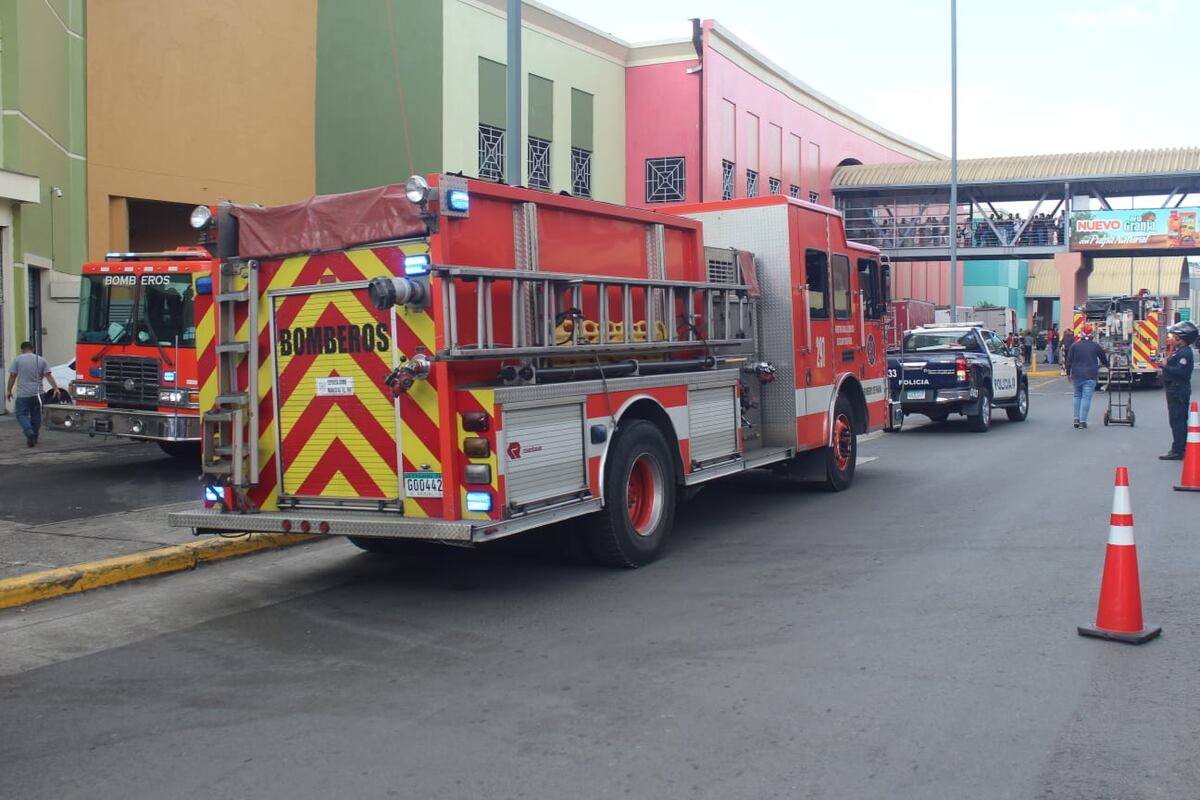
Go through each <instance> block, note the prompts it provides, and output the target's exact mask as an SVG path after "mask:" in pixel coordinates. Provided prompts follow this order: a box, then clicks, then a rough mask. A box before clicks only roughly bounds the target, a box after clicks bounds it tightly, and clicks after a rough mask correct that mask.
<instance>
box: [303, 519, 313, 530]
mask: <svg viewBox="0 0 1200 800" xmlns="http://www.w3.org/2000/svg"><path fill="white" fill-rule="evenodd" d="M300 530H301V531H303V532H304V533H308V532H309V531H311V530H312V523H311V522H309V521H308V520H306V519H303V520H300Z"/></svg>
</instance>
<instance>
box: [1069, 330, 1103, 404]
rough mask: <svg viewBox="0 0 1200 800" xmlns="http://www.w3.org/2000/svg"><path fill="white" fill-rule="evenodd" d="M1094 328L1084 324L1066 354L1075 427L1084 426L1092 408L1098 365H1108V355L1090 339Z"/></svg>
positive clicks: (1098, 376) (1093, 333)
mask: <svg viewBox="0 0 1200 800" xmlns="http://www.w3.org/2000/svg"><path fill="white" fill-rule="evenodd" d="M1095 333H1096V331H1095V329H1094V328H1093V327H1092V326H1091V325H1090V324H1088V325H1084V326H1083V328H1082V329H1080V331H1079V335H1080V338H1079V339H1078V340H1076V342H1075V343H1074V344H1073V345H1071V350H1070V354H1069V355H1068V356H1067V380H1068V381H1070V382H1071V384H1072V385H1073V387H1074V394H1075V406H1074V408H1075V427H1076V428H1086V427H1087V419H1088V412H1090V411H1091V408H1092V395H1093V394H1095V393H1096V381H1097V380H1099V378H1100V365H1101V364H1103V365H1104V366H1106V367H1107V366H1108V356H1107V355H1105V353H1104V350H1102V349H1101V348H1100V345H1098V344H1096V343H1095V342H1094V341H1092V337H1093V336H1094V335H1095Z"/></svg>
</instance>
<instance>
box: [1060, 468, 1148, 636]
mask: <svg viewBox="0 0 1200 800" xmlns="http://www.w3.org/2000/svg"><path fill="white" fill-rule="evenodd" d="M1160 633H1162V628H1160V627H1158V626H1148V625H1143V624H1142V590H1141V587H1140V586H1139V584H1138V564H1137V546H1136V545H1134V543H1133V511H1132V509H1131V508H1130V505H1129V470H1127V469H1126V468H1125V467H1117V481H1116V485H1115V486H1114V487H1113V507H1112V516H1111V517H1110V518H1109V523H1108V552H1107V553H1106V554H1105V556H1104V578H1103V580H1102V581H1101V583H1100V607H1099V608H1098V609H1097V610H1096V624H1095V625H1081V626H1080V627H1079V635H1080V636H1096V637H1099V638H1101V639H1115V640H1116V641H1118V642H1128V643H1129V644H1141V643H1142V642H1148V641H1150V640H1151V639H1153V638H1154V637H1155V636H1158V635H1159V634H1160Z"/></svg>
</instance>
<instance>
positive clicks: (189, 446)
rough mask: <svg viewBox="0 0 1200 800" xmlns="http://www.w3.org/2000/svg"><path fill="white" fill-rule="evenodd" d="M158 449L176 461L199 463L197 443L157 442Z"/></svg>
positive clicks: (198, 446) (198, 445)
mask: <svg viewBox="0 0 1200 800" xmlns="http://www.w3.org/2000/svg"><path fill="white" fill-rule="evenodd" d="M158 446H159V448H160V449H161V450H162V451H163V452H164V453H166V454H167V455H169V456H170V457H171V458H174V459H176V460H178V461H195V462H196V463H199V462H200V443H199V442H159V443H158Z"/></svg>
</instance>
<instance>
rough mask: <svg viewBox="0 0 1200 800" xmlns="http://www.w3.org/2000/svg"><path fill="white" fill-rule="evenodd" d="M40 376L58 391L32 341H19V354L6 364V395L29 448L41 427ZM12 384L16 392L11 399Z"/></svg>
mask: <svg viewBox="0 0 1200 800" xmlns="http://www.w3.org/2000/svg"><path fill="white" fill-rule="evenodd" d="M42 378H45V379H47V380H48V381H50V386H51V387H53V389H54V393H55V394H58V393H59V388H58V384H57V383H55V382H54V375H52V374H51V373H50V365H49V364H47V363H46V359H44V358H42V357H41V356H39V355H38V354H37V353H35V352H33V343H32V342H21V355H19V356H17V357H16V358H14V359H13V360H12V363H11V364H9V366H8V390H7V395H8V399H9V400H13V413H14V415H15V416H16V418H17V424H18V425H20V426H21V430H22V431H23V432H24V433H25V443H26V444H27V445H28V446H30V447H33V446H34V445H35V444H37V440H38V431H40V430H41V427H42ZM14 385H15V386H16V392H17V394H16V398H15V400H14V398H13V387H14Z"/></svg>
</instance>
